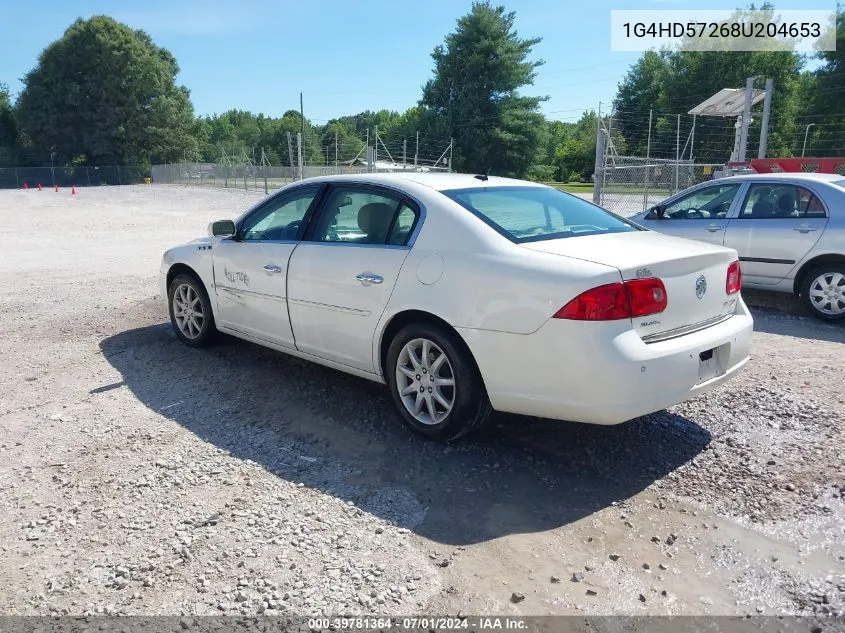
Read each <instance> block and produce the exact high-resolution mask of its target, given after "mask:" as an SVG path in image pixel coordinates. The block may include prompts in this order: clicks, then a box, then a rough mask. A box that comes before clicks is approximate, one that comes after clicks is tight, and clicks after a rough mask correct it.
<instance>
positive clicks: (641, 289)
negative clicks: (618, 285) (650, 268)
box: [625, 278, 666, 317]
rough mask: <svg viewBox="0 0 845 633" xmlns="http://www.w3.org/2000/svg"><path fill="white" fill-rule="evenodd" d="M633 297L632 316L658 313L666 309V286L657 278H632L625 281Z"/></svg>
mask: <svg viewBox="0 0 845 633" xmlns="http://www.w3.org/2000/svg"><path fill="white" fill-rule="evenodd" d="M625 287H626V288H627V289H628V295H629V296H630V297H631V316H632V317H641V316H646V315H647V314H657V313H658V312H663V311H664V310H665V309H666V286H664V285H663V282H662V281H660V280H659V279H657V278H650V279H632V280H630V281H626V282H625Z"/></svg>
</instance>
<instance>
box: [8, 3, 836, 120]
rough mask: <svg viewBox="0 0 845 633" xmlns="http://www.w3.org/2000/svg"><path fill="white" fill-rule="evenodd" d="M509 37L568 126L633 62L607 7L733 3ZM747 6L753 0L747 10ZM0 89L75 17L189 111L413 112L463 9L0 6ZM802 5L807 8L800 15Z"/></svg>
mask: <svg viewBox="0 0 845 633" xmlns="http://www.w3.org/2000/svg"><path fill="white" fill-rule="evenodd" d="M501 3H502V4H504V5H505V6H506V7H507V9H508V10H511V11H515V12H516V14H517V20H516V26H517V30H518V32H519V33H520V35H521V36H524V37H534V36H536V37H542V38H543V41H542V42H541V43H540V44H539V45H538V46H537V47H536V49H535V57H536V58H538V59H544V60H545V62H546V63H545V65H544V66H542V67H540V69H539V71H538V77H537V80H536V82H535V86H534V87H533V88H529V89H526V90H525V92H526V93H529V94H537V95H548V96H549V97H550V98H549V100H548V101H547V102H545V103H544V104H543V108H542V109H543V111H544V112H545V113H546V114H547V116H548V117H549V118H552V119H561V120H574V119H577V118H578V117H579V115H580V113H581V112H582V111H584V110H586V109H594V108H595V107H596V106H597V105H598V103H599V102H600V101H601V102H603V103H604V104H608V103H609V102H610V101H611V99H612V98H613V95H614V93H615V90H616V85H617V84H618V82H619V80H620V79H621V78H622V76H623V75H624V74H625V71H626V69H627V68H628V66H629V65H630V64H631V63H632V62H634V61H635V60H636V59H637V57H638V56H639V54H638V53H620V52H611V51H610V37H609V25H610V10H611V9H638V8H640V9H681V8H683V9H695V8H707V9H721V8H724V9H733V8H736V7H737V6H744V5H745V4H746V2H742V1H741V0H726V1H725V0H706V2H705V1H704V0H640V1H632V0H616V1H615V2H610V1H608V0H578V1H574V0H509V1H507V2H501ZM757 4H758V5H759V4H760V2H757ZM774 4H775V6H776V7H777V8H778V9H801V8H804V9H809V8H816V9H831V8H834V6H835V5H834V4H833V3H831V2H829V1H817V2H814V1H813V0H809V1H808V0H789V1H779V2H778V1H776V2H775V3H774ZM4 5H5V6H4V7H3V15H4V18H5V19H4V22H3V24H0V81H3V82H6V83H7V84H8V85H9V87H10V88H11V90H12V92H13V94H16V93H17V92H19V91H20V89H21V84H20V81H19V79H20V78H21V77H22V76H23V75H24V74H25V73H26V72H27V71H29V70H30V69H31V68H32V67H33V66H34V65H35V64H36V61H37V57H38V54H39V53H40V52H41V50H42V49H43V48H44V47H45V46H47V45H48V44H49V43H50V42H51V41H53V40H54V39H56V38H58V37H60V36H61V34H62V32H63V31H64V29H65V28H67V26H68V25H69V24H70V23H71V22H73V20H74V19H76V18H77V17H89V16H91V15H96V14H107V15H111V16H113V17H114V18H116V19H118V20H121V21H123V22H126V23H127V24H129V25H130V26H132V27H134V28H142V29H144V30H146V31H147V32H148V33H149V34H150V35H151V36H152V37H153V39H154V40H155V41H156V43H158V44H159V45H160V46H164V47H166V48H168V49H169V50H170V51H171V52H172V53H173V54H174V55H175V56H176V59H177V60H178V62H179V65H180V67H181V72H180V74H179V76H178V78H177V81H178V82H179V83H180V84H183V85H185V86H187V87H188V88H189V89H190V91H191V99H192V101H193V103H194V107H195V110H196V112H197V113H198V114H212V113H214V112H222V111H225V110H227V109H230V108H240V109H245V110H252V111H254V112H264V113H266V114H269V115H281V114H282V113H283V112H285V111H286V110H290V109H298V107H299V92H300V91H302V92H303V93H304V100H305V115H306V117H308V118H309V119H312V120H313V121H315V122H317V123H320V122H323V121H325V120H328V119H329V118H332V117H335V116H341V115H344V114H355V113H357V112H360V111H362V110H367V109H371V110H376V109H380V108H390V109H393V110H400V111H401V110H404V109H405V108H407V107H409V106H411V105H414V104H415V103H416V101H417V100H418V99H419V97H420V91H421V87H422V85H423V83H424V82H425V80H426V79H427V78H428V77H430V75H431V70H432V61H431V57H430V54H431V51H432V49H433V48H434V47H435V46H436V45H437V44H439V43H441V42H442V41H443V37H444V36H445V34H446V33H448V32H450V31H452V30H453V29H454V27H455V21H456V19H457V18H458V17H459V16H461V15H462V14H464V13H466V12H467V11H468V10H469V8H470V5H471V3H470V1H469V0H467V1H464V0H460V1H459V0H426V1H425V2H417V1H414V2H411V1H409V0H393V1H389V0H355V1H350V0H343V1H341V0H310V1H307V2H302V1H300V2H289V1H286V0H278V1H276V2H272V1H262V0H241V1H240V2H236V1H234V0H227V1H225V2H224V1H220V0H203V1H202V2H195V1H194V0H168V1H163V0H146V1H145V2H144V3H123V2H114V0H110V1H106V0H88V1H82V0H78V1H72V2H61V1H56V0H44V1H40V2H18V1H15V0H6V2H4ZM810 5H812V6H810Z"/></svg>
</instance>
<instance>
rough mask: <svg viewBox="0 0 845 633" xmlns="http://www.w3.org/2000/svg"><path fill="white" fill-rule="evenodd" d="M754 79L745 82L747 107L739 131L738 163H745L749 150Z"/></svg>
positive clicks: (750, 78)
mask: <svg viewBox="0 0 845 633" xmlns="http://www.w3.org/2000/svg"><path fill="white" fill-rule="evenodd" d="M753 93H754V77H749V78H748V79H746V80H745V107H744V108H743V110H742V128H741V129H740V131H739V156H738V157H737V160H738V161H742V162H743V163H744V162H745V156H746V151H747V149H748V127H749V126H750V125H751V101H752V99H753V96H754V94H753Z"/></svg>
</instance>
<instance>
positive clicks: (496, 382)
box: [458, 300, 753, 424]
mask: <svg viewBox="0 0 845 633" xmlns="http://www.w3.org/2000/svg"><path fill="white" fill-rule="evenodd" d="M752 330H753V319H752V317H751V314H750V312H749V311H748V308H747V307H746V305H745V302H744V301H742V300H740V301H738V302H737V312H736V314H735V315H734V316H733V317H731V318H730V319H727V320H726V321H723V322H722V323H719V324H717V325H714V326H711V327H708V328H706V329H704V330H699V331H698V332H693V333H691V334H687V335H684V336H679V337H677V338H673V339H670V340H667V341H661V342H657V343H651V344H646V343H644V342H643V341H642V339H641V338H640V337H639V336H638V335H637V333H636V332H634V331H633V330H632V329H631V327H630V322H627V321H626V322H618V321H610V322H601V323H591V322H577V321H566V320H562V319H550V320H549V321H548V322H547V323H546V324H545V325H543V327H541V328H540V329H539V330H537V331H536V332H534V333H533V334H527V335H519V334H508V333H504V332H491V331H487V330H472V329H465V328H464V329H458V332H459V333H460V334H461V336H462V337H463V338H464V340H465V341H466V342H467V344H468V345H469V347H470V350H471V351H472V353H473V355H474V357H475V360H476V362H477V363H478V366H479V369H480V371H481V375H482V377H483V378H484V384H485V386H486V388H487V393H488V395H489V397H490V401H491V403H492V405H493V408H495V409H496V410H498V411H506V412H510V413H519V414H523V415H534V416H539V417H544V418H552V419H559V420H570V421H573V422H586V423H591V424H619V423H621V422H625V421H627V420H630V419H632V418H636V417H639V416H641V415H646V414H648V413H653V412H654V411H659V410H661V409H665V408H666V407H669V406H672V405H674V404H677V403H679V402H682V401H684V400H688V399H689V398H692V397H694V396H697V395H700V394H702V393H705V392H706V391H709V390H710V389H713V388H714V387H716V386H718V385H720V384H722V383H724V382H725V381H727V380H730V378H731V377H732V376H734V375H735V374H736V373H737V372H738V371H739V370H740V369H741V368H742V367H743V366H744V365H745V363H746V362H748V358H749V350H750V346H751V334H752ZM707 350H715V351H714V354H713V360H712V361H710V367H709V368H704V367H702V362H701V361H700V354H701V353H702V352H705V353H706V352H707Z"/></svg>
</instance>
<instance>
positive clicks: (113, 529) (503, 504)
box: [0, 186, 845, 615]
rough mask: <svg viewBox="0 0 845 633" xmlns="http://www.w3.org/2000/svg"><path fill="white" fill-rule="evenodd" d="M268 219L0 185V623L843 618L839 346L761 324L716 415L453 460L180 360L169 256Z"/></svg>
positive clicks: (842, 347)
mask: <svg viewBox="0 0 845 633" xmlns="http://www.w3.org/2000/svg"><path fill="white" fill-rule="evenodd" d="M257 199H258V195H257V194H246V193H242V192H241V193H238V192H234V191H208V190H191V189H184V188H178V187H166V186H154V187H120V188H118V187H111V188H96V189H80V190H79V191H78V195H76V196H71V195H70V192H69V191H61V192H59V193H54V192H53V191H46V190H45V191H43V192H37V191H33V190H30V191H27V192H24V191H0V214H2V218H3V222H2V228H0V243H1V244H2V248H0V273H2V279H3V283H2V284H1V285H0V334H1V335H2V336H0V355H2V358H3V369H4V371H3V372H2V373H0V507H2V508H3V509H4V510H3V512H2V513H0V549H2V553H3V554H2V556H0V586H2V587H3V588H4V590H3V591H2V592H0V614H2V615H13V614H21V615H23V614H54V613H70V614H82V613H89V612H90V613H126V614H149V615H152V614H180V615H202V614H221V613H225V614H229V615H237V614H255V613H261V612H263V613H292V614H312V613H314V614H320V613H325V614H337V613H343V612H364V613H377V614H412V613H428V614H437V613H440V614H452V615H455V614H457V613H459V612H463V613H467V614H480V613H496V614H523V615H527V614H565V613H569V614H579V613H580V614H757V613H766V614H787V613H793V614H826V613H838V614H840V615H841V614H843V613H844V612H845V604H844V603H845V503H843V495H845V465H843V458H842V445H843V438H845V421H844V420H843V418H845V416H844V415H843V413H842V411H843V404H845V400H843V375H845V374H843V369H845V329H843V328H842V327H836V326H828V325H824V324H820V323H817V322H815V321H812V320H810V319H807V318H803V317H799V316H794V315H789V314H784V313H782V312H779V311H776V310H773V309H769V308H767V309H755V317H756V326H755V329H756V333H755V338H754V347H753V359H752V362H751V363H750V364H749V367H748V369H747V370H746V371H745V372H744V373H743V374H742V375H741V377H739V378H738V379H736V380H734V381H733V382H731V383H729V384H728V385H725V386H724V387H722V388H720V389H719V390H717V391H714V392H712V393H711V394H708V395H706V396H704V397H701V398H699V399H697V400H694V401H692V402H688V403H685V404H682V405H680V406H677V407H674V408H672V409H670V410H668V411H664V412H661V413H658V414H655V415H651V416H648V417H646V418H642V419H639V420H636V421H632V422H630V423H627V424H625V425H622V426H619V427H610V428H603V427H592V426H587V425H577V424H567V423H559V422H551V421H546V420H536V419H528V418H521V417H518V416H504V415H497V416H496V417H495V419H494V422H493V424H491V426H490V428H489V430H488V431H486V432H485V433H484V434H483V435H481V436H480V437H476V438H474V439H473V440H472V441H469V442H464V443H461V444H459V445H456V446H450V447H443V446H440V445H436V444H431V443H427V442H425V441H422V440H420V439H417V438H416V437H413V436H411V435H410V434H409V433H407V432H406V431H405V430H404V429H402V428H401V427H400V426H399V424H398V420H397V419H396V416H395V415H394V413H393V410H392V405H391V403H390V402H389V400H388V398H387V396H386V394H385V392H384V391H383V388H382V387H380V386H378V385H375V384H371V383H368V382H366V381H364V380H359V379H356V378H353V377H350V376H346V375H344V374H341V373H338V372H335V371H332V370H329V369H325V368H322V367H319V366H316V365H311V364H309V363H306V362H303V361H299V360H296V359H292V358H289V357H286V356H284V355H282V354H279V353H275V352H272V351H269V350H265V349H263V348H260V347H257V346H254V345H251V344H247V343H243V342H239V341H236V340H233V339H226V340H224V341H223V342H222V343H221V344H219V345H218V346H216V347H214V348H211V349H206V350H192V349H189V348H187V347H185V346H183V345H181V344H179V343H178V342H177V341H176V339H175V337H174V336H173V335H172V334H171V331H170V327H169V325H167V324H166V311H165V306H164V305H163V303H162V301H161V298H160V297H158V296H157V292H158V288H157V285H156V282H157V278H156V277H157V273H158V265H159V258H160V256H161V253H162V251H163V250H164V249H165V248H166V247H168V246H170V245H172V244H175V243H178V242H181V241H184V240H187V239H190V238H192V237H197V236H199V235H202V234H204V231H205V226H206V224H207V222H208V221H210V220H213V219H220V218H224V217H234V216H236V215H237V214H239V212H240V211H241V210H243V209H244V208H245V207H246V206H247V205H248V204H250V203H251V202H253V201H254V200H257ZM754 296H755V295H753V294H748V293H747V297H752V298H753V297H754Z"/></svg>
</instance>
